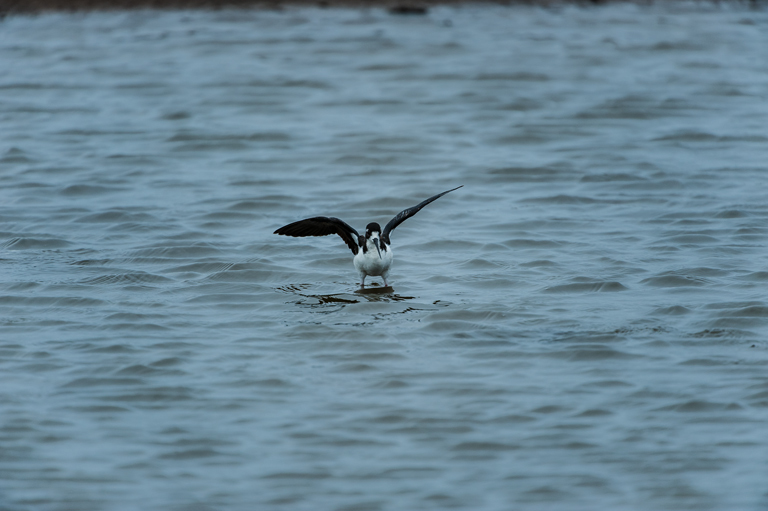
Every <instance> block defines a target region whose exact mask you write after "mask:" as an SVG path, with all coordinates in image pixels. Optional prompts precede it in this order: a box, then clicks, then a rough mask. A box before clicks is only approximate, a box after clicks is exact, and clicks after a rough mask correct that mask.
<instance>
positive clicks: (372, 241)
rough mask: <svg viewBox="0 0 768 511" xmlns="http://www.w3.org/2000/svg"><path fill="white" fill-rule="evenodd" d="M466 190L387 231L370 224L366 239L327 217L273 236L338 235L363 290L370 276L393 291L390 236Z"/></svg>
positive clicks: (404, 215) (408, 213) (404, 214)
mask: <svg viewBox="0 0 768 511" xmlns="http://www.w3.org/2000/svg"><path fill="white" fill-rule="evenodd" d="M462 186H464V185H461V186H457V187H456V188H452V189H451V190H448V191H445V192H443V193H438V194H437V195H433V196H432V197H430V198H429V199H427V200H425V201H422V202H420V203H419V204H417V205H415V206H413V207H411V208H408V209H404V210H403V211H401V212H400V213H398V214H397V215H395V216H394V218H392V220H390V221H389V222H388V223H387V225H385V226H384V230H382V229H381V226H380V225H379V224H378V223H376V222H371V223H369V224H368V225H367V226H366V227H365V235H364V236H362V235H360V234H359V233H358V232H357V231H356V230H355V229H354V228H353V227H352V226H350V225H349V224H347V223H346V222H344V221H343V220H340V219H338V218H335V217H327V216H316V217H312V218H306V219H304V220H299V221H297V222H293V223H290V224H288V225H284V226H283V227H280V228H279V229H277V230H276V231H275V232H274V233H273V234H279V235H282V236H293V237H295V238H299V237H304V236H328V235H330V234H338V235H339V236H341V239H342V240H344V243H346V244H347V246H348V247H349V248H350V250H352V253H353V254H354V255H355V257H354V259H353V263H354V265H355V269H356V270H357V273H358V275H359V276H360V288H361V289H362V288H365V278H366V277H369V276H370V277H381V278H382V279H384V287H389V283H388V282H387V277H389V269H390V268H391V267H392V245H391V244H390V239H389V236H390V234H391V233H392V231H393V230H395V228H396V227H397V226H398V225H400V224H401V223H403V222H404V221H405V220H407V219H409V218H411V217H412V216H413V215H415V214H416V213H418V212H419V211H421V209H422V208H423V207H424V206H426V205H427V204H430V203H431V202H434V201H436V200H437V199H439V198H440V197H442V196H443V195H445V194H446V193H450V192H452V191H454V190H458V189H459V188H461V187H462Z"/></svg>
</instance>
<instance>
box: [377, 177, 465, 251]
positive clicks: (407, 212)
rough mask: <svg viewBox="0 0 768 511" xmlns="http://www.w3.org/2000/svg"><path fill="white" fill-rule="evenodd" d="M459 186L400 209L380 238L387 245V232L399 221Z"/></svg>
mask: <svg viewBox="0 0 768 511" xmlns="http://www.w3.org/2000/svg"><path fill="white" fill-rule="evenodd" d="M461 186H464V185H461ZM461 186H457V187H456V188H453V189H451V190H448V191H447V192H443V193H438V194H437V195H435V196H434V197H430V198H429V199H427V200H425V201H424V202H421V203H420V204H417V205H416V206H414V207H412V208H408V209H406V210H404V211H401V212H400V213H398V214H397V216H395V218H393V219H392V220H390V221H389V223H388V224H387V225H386V227H384V232H383V233H381V239H382V240H384V243H386V244H387V245H389V233H390V232H392V231H394V230H395V227H397V226H398V225H400V224H401V223H403V222H405V221H406V220H407V219H408V218H411V217H412V216H413V215H415V214H416V213H418V212H419V211H421V208H423V207H424V206H426V205H427V204H429V203H430V202H432V201H436V200H437V199H439V198H440V197H442V196H443V195H445V194H446V193H449V192H452V191H453V190H458V189H459V188H461Z"/></svg>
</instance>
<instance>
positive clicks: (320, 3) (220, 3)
mask: <svg viewBox="0 0 768 511" xmlns="http://www.w3.org/2000/svg"><path fill="white" fill-rule="evenodd" d="M683 1H684V0H662V1H661V2H654V1H650V0H503V1H499V0H497V1H488V0H0V15H7V14H35V13H40V12H45V11H64V12H67V11H102V10H130V9H212V10H216V9H232V8H244V9H252V8H255V9H281V8H283V7H294V6H295V7H348V8H383V9H388V10H389V11H390V12H391V13H392V14H402V15H419V14H426V13H427V12H428V11H429V8H430V7H434V6H439V5H470V4H493V5H534V6H541V7H550V6H558V5H602V4H609V3H635V4H644V5H649V4H653V3H678V2H683ZM713 3H718V2H717V1H716V0H713ZM732 3H748V4H750V5H756V4H759V3H761V2H760V0H747V1H746V2H742V1H739V0H734V1H733V2H732Z"/></svg>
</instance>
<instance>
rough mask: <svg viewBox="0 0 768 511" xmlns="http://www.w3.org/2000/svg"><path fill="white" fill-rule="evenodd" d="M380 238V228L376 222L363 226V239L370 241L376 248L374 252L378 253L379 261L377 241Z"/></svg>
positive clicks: (379, 251)
mask: <svg viewBox="0 0 768 511" xmlns="http://www.w3.org/2000/svg"><path fill="white" fill-rule="evenodd" d="M380 238H381V226H380V225H379V224H377V223H376V222H371V223H370V224H368V225H366V226H365V239H366V240H371V241H372V242H373V244H374V245H375V246H376V252H378V253H379V259H381V250H380V249H379V239H380Z"/></svg>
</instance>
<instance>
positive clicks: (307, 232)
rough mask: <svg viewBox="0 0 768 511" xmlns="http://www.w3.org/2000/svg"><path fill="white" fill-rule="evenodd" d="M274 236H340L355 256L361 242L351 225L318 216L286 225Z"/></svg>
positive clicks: (335, 219) (336, 219)
mask: <svg viewBox="0 0 768 511" xmlns="http://www.w3.org/2000/svg"><path fill="white" fill-rule="evenodd" d="M274 234H282V235H283V236H293V237H294V238H299V237H303V236H328V235H329V234H338V235H339V236H341V239H343V240H344V243H346V244H347V246H348V247H349V248H350V250H352V253H353V254H355V255H357V249H358V242H359V240H360V235H359V234H358V233H357V231H356V230H354V229H353V228H352V227H350V226H349V224H347V223H346V222H344V221H343V220H339V219H338V218H333V217H327V216H316V217H314V218H307V219H306V220H299V221H298V222H293V223H292V224H288V225H284V226H283V227H281V228H279V229H278V230H276V231H275V232H274Z"/></svg>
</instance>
